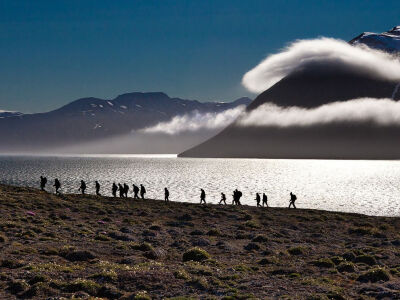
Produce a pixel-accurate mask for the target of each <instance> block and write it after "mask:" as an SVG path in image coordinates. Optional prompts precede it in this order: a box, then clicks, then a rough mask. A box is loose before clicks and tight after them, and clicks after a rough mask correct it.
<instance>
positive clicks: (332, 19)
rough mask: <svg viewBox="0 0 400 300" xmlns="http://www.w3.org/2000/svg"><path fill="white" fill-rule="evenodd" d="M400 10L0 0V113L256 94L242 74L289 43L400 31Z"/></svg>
mask: <svg viewBox="0 0 400 300" xmlns="http://www.w3.org/2000/svg"><path fill="white" fill-rule="evenodd" d="M399 12H400V1H399V0H396V1H390V0H385V1H364V0H359V1H351V0H350V1H349V0H346V1H344V0H343V1H342V0H335V1H323V0H318V1H317V0H316V1H306V0H302V1H300V0H298V1H297V0H292V1H289V0H287V1H284V0H279V1H271V0H268V1H266V0H263V1H261V0H260V1H256V0H247V1H242V0H241V1H237V0H229V1H223V0H214V1H207V0H198V1H197V0H192V1H183V0H182V1H178V0H160V1H152V0H143V1H123V0H119V1H111V0H109V1H102V0H95V1H89V0H79V1H75V0H68V1H61V0H59V1H57V0H52V1H44V0H42V1H40V0H38V1H23V0H18V1H14V0H13V1H5V0H0V110H1V109H8V110H19V111H23V112H40V111H47V110H51V109H54V108H57V107H59V106H61V105H63V104H66V103H68V102H70V101H72V100H75V99H77V98H82V97H87V96H94V97H99V98H106V99H109V98H114V97H115V96H117V95H119V94H122V93H126V92H132V91H163V92H166V93H167V94H169V95H170V96H175V97H181V98H187V99H198V100H200V101H212V100H222V101H231V100H234V99H236V98H239V97H241V96H252V97H254V96H255V95H252V94H250V93H249V92H247V91H246V90H245V89H244V88H243V87H242V86H241V84H240V81H241V78H242V76H243V74H244V73H245V72H246V71H247V70H249V69H250V68H252V67H253V66H255V65H256V64H257V63H258V62H259V61H260V60H261V59H262V58H264V57H265V56H266V55H267V54H269V53H274V52H276V51H278V50H279V49H280V48H282V47H284V46H285V45H286V44H287V43H289V42H290V41H293V40H295V39H302V38H313V37H318V36H329V37H336V38H341V39H345V40H349V39H351V38H353V37H355V36H357V35H358V34H360V33H361V32H363V31H376V32H382V31H386V30H388V29H390V28H391V27H393V26H395V25H400V14H399Z"/></svg>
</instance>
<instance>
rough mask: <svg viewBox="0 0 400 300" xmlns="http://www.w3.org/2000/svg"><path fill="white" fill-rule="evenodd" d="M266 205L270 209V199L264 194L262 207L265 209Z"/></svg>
mask: <svg viewBox="0 0 400 300" xmlns="http://www.w3.org/2000/svg"><path fill="white" fill-rule="evenodd" d="M264 204H265V205H266V206H267V207H269V206H268V197H267V195H265V193H263V198H262V206H263V207H264Z"/></svg>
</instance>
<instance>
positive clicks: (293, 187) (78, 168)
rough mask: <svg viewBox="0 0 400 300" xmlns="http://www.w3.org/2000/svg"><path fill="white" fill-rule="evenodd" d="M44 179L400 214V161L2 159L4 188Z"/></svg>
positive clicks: (175, 195) (184, 197)
mask: <svg viewBox="0 0 400 300" xmlns="http://www.w3.org/2000/svg"><path fill="white" fill-rule="evenodd" d="M40 175H45V176H47V178H48V180H49V183H48V187H47V189H48V190H50V191H53V189H52V187H51V186H52V185H53V181H54V178H55V177H58V178H59V179H60V180H61V184H62V192H64V193H78V187H79V182H80V180H81V179H84V180H85V181H86V183H87V185H88V192H89V193H94V181H95V180H99V182H100V183H101V185H102V190H101V192H102V194H104V195H110V194H111V193H110V188H111V184H112V182H113V181H114V180H115V181H116V182H126V183H129V185H130V188H131V189H132V183H135V184H140V183H143V184H144V185H145V186H146V189H147V197H149V198H157V199H161V198H163V189H164V187H168V188H169V190H170V192H171V195H170V199H171V200H172V201H186V202H194V203H198V202H199V195H200V191H199V189H200V188H204V189H205V191H206V193H207V202H208V203H214V204H215V203H218V201H219V200H220V193H221V192H224V193H226V195H227V198H228V202H229V203H230V202H231V200H232V196H231V195H232V191H233V190H234V189H235V188H238V189H240V190H241V191H242V192H243V198H242V203H243V204H248V205H255V200H254V198H255V192H260V193H262V192H266V193H267V195H268V198H269V204H270V205H271V206H280V207H284V206H287V205H288V200H289V193H290V191H293V192H294V193H295V194H296V195H297V198H298V201H297V202H296V205H297V206H298V207H300V208H313V209H324V210H332V211H343V212H355V213H364V214H369V215H386V216H400V200H399V199H400V188H399V185H398V178H399V177H400V161H365V160H360V161H351V160H345V161H341V160H275V159H189V158H187V159H186V158H176V157H175V156H157V155H152V156H148V155H144V156H129V155H106V156H102V155H95V156H90V155H86V156H35V157H33V156H0V178H1V183H5V184H13V185H21V186H32V187H38V185H39V177H40ZM116 201H127V200H120V199H117V200H116ZM128 201H130V200H128Z"/></svg>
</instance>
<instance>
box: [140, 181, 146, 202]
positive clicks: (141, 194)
mask: <svg viewBox="0 0 400 300" xmlns="http://www.w3.org/2000/svg"><path fill="white" fill-rule="evenodd" d="M144 194H146V189H145V188H144V186H143V184H141V185H140V197H142V199H144Z"/></svg>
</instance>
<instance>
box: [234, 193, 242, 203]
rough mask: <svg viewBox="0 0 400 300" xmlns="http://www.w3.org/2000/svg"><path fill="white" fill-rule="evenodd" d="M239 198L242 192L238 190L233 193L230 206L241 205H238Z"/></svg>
mask: <svg viewBox="0 0 400 300" xmlns="http://www.w3.org/2000/svg"><path fill="white" fill-rule="evenodd" d="M240 197H242V192H241V191H239V190H238V189H236V190H234V191H233V200H232V205H234V204H235V205H241V203H240Z"/></svg>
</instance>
